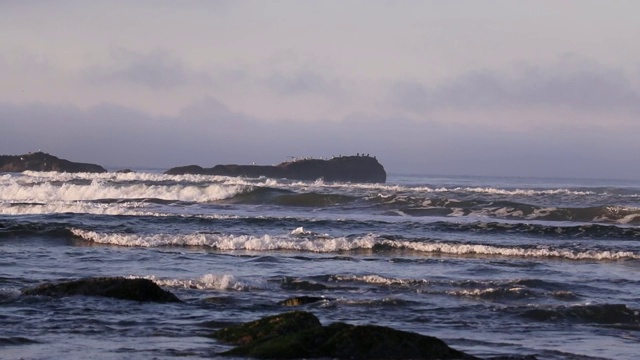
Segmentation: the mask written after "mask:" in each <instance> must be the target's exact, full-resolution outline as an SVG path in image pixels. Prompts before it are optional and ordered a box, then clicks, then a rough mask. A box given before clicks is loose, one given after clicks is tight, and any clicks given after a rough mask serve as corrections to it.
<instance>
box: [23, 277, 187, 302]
mask: <svg viewBox="0 0 640 360" xmlns="http://www.w3.org/2000/svg"><path fill="white" fill-rule="evenodd" d="M22 294H23V295H41V296H51V297H56V298H59V297H65V296H74V295H83V296H104V297H110V298H116V299H123V300H135V301H149V302H160V303H165V302H180V299H178V298H177V297H176V296H175V295H173V294H172V293H171V292H169V291H166V290H163V289H162V288H160V287H159V286H158V285H156V283H154V282H153V281H151V280H149V279H126V278H122V277H97V278H85V279H80V280H73V281H65V282H59V283H46V284H42V285H39V286H36V287H33V288H29V289H26V290H24V291H23V292H22Z"/></svg>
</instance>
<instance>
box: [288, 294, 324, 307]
mask: <svg viewBox="0 0 640 360" xmlns="http://www.w3.org/2000/svg"><path fill="white" fill-rule="evenodd" d="M326 300H328V299H326V298H324V297H318V296H295V297H291V298H288V299H286V300H282V301H280V302H279V303H278V305H282V306H302V305H307V304H313V303H316V302H320V301H326Z"/></svg>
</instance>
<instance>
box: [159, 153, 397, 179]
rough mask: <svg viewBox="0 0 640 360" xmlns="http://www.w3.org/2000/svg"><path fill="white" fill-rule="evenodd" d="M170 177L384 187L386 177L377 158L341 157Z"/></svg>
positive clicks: (184, 170)
mask: <svg viewBox="0 0 640 360" xmlns="http://www.w3.org/2000/svg"><path fill="white" fill-rule="evenodd" d="M165 174H168V175H183V174H197V175H221V176H244V177H252V178H256V177H261V176H265V177H269V178H287V179H292V180H317V179H323V180H324V181H343V182H365V183H383V182H385V181H386V180H387V173H386V172H385V170H384V168H383V167H382V165H381V164H380V163H379V162H378V160H376V158H374V157H370V156H340V157H334V158H332V159H329V160H321V159H303V160H296V161H287V162H283V163H281V164H278V165H274V166H263V165H235V164H233V165H216V166H214V167H212V168H203V167H200V166H198V165H189V166H181V167H175V168H171V169H169V170H167V171H166V172H165Z"/></svg>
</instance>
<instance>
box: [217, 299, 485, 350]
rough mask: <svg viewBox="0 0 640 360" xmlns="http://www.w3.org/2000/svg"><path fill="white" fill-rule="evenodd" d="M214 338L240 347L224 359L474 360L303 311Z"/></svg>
mask: <svg viewBox="0 0 640 360" xmlns="http://www.w3.org/2000/svg"><path fill="white" fill-rule="evenodd" d="M214 337H216V338H218V339H220V340H223V341H226V342H229V343H232V344H236V345H239V346H238V347H236V348H234V349H231V350H229V351H227V352H224V353H223V354H222V355H228V356H249V357H255V358H262V359H275V358H278V359H296V358H337V359H469V360H470V359H476V358H475V357H473V356H470V355H467V354H465V353H463V352H460V351H457V350H455V349H452V348H450V347H449V346H447V344H445V343H444V342H443V341H442V340H440V339H438V338H435V337H431V336H425V335H420V334H416V333H411V332H406V331H400V330H394V329H391V328H388V327H382V326H373V325H364V326H356V325H349V324H344V323H333V324H331V325H328V326H322V325H321V324H320V321H319V320H318V319H317V318H316V317H315V316H314V315H313V314H311V313H308V312H303V311H294V312H289V313H284V314H280V315H275V316H270V317H266V318H263V319H260V320H256V321H252V322H249V323H245V324H241V325H238V326H232V327H228V328H225V329H222V330H220V331H218V332H216V333H215V334H214Z"/></svg>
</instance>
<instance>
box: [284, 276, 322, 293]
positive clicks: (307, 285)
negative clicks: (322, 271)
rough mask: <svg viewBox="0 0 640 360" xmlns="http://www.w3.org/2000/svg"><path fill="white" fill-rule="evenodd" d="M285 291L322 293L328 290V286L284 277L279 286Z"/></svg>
mask: <svg viewBox="0 0 640 360" xmlns="http://www.w3.org/2000/svg"><path fill="white" fill-rule="evenodd" d="M280 287H282V288H283V289H285V290H298V291H322V290H327V289H329V287H328V286H326V285H323V284H319V283H316V282H312V281H306V280H301V279H298V278H295V277H289V276H285V277H284V278H283V279H282V283H281V284H280Z"/></svg>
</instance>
